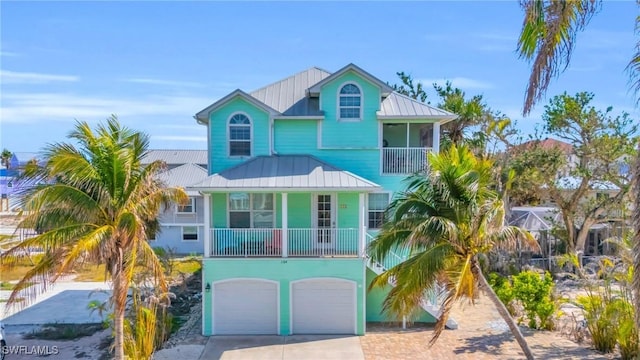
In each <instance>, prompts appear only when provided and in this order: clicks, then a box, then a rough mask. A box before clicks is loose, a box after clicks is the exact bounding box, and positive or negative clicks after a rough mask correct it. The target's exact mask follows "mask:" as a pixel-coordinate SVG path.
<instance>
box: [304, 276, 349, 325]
mask: <svg viewBox="0 0 640 360" xmlns="http://www.w3.org/2000/svg"><path fill="white" fill-rule="evenodd" d="M291 327H292V329H291V330H292V332H293V333H294V334H355V333H356V283H355V282H353V281H349V280H344V279H327V278H323V279H305V280H299V281H295V282H292V284H291Z"/></svg>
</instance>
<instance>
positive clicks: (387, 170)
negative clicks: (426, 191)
mask: <svg viewBox="0 0 640 360" xmlns="http://www.w3.org/2000/svg"><path fill="white" fill-rule="evenodd" d="M432 150H433V149H432V148H427V147H385V148H382V151H381V152H380V154H381V156H382V173H383V174H411V173H414V172H416V171H421V170H424V169H426V167H427V153H428V152H429V151H432Z"/></svg>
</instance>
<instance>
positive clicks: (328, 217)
mask: <svg viewBox="0 0 640 360" xmlns="http://www.w3.org/2000/svg"><path fill="white" fill-rule="evenodd" d="M335 212H336V207H335V195H333V194H317V195H316V198H315V225H316V229H317V230H316V234H315V235H316V236H315V243H316V248H319V249H332V248H335V245H336V244H335V243H336V241H335V240H336V216H335Z"/></svg>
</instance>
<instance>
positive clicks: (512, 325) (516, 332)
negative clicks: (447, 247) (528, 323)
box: [474, 262, 534, 360]
mask: <svg viewBox="0 0 640 360" xmlns="http://www.w3.org/2000/svg"><path fill="white" fill-rule="evenodd" d="M474 267H475V268H476V269H475V270H476V271H477V273H478V280H480V285H481V287H483V288H484V290H485V293H486V294H487V297H489V299H490V300H491V301H492V302H493V304H494V305H495V307H496V309H497V310H498V313H499V314H500V316H502V319H503V320H504V321H505V322H506V323H507V326H509V329H510V330H511V333H512V334H513V337H515V338H516V341H517V342H518V345H520V348H521V349H522V352H524V355H525V356H526V357H527V360H533V359H534V357H533V352H531V349H530V348H529V344H527V340H525V338H524V336H523V335H522V332H521V331H520V328H519V327H518V325H517V324H516V322H515V321H514V320H513V318H512V317H511V315H510V314H509V311H508V310H507V307H506V306H504V304H503V303H502V301H500V299H499V298H498V296H497V295H496V293H495V292H494V291H493V289H492V288H491V285H489V283H488V282H487V279H486V278H485V277H484V275H483V274H482V269H480V265H479V264H478V262H475V264H474Z"/></svg>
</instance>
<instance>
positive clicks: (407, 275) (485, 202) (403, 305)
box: [370, 145, 536, 359]
mask: <svg viewBox="0 0 640 360" xmlns="http://www.w3.org/2000/svg"><path fill="white" fill-rule="evenodd" d="M429 165H430V166H429V172H428V173H427V174H416V175H413V176H412V177H410V178H408V186H407V189H406V190H405V191H404V192H402V193H401V194H400V195H399V197H398V198H397V199H396V200H394V201H393V202H392V204H391V205H390V208H389V209H388V216H386V218H387V219H388V220H387V221H386V222H385V223H384V224H383V227H382V230H381V232H380V234H379V235H378V236H377V237H376V239H375V240H373V241H372V243H371V245H370V253H371V254H372V257H373V259H374V260H376V261H378V262H380V263H384V259H385V258H386V257H387V256H388V255H389V254H390V253H391V252H392V251H393V250H394V249H398V248H401V249H407V250H408V251H409V254H410V256H409V258H408V259H407V260H406V261H404V262H402V263H400V264H398V265H396V266H394V267H392V268H390V269H388V270H386V271H385V272H383V273H382V274H380V275H378V276H377V277H376V278H375V279H374V281H373V282H372V284H371V286H370V288H373V287H381V286H385V285H386V284H387V283H388V282H389V281H393V282H394V283H395V286H394V287H393V288H392V289H391V290H390V292H389V293H388V295H387V297H386V298H385V300H384V302H383V311H385V312H387V313H390V314H392V315H396V316H398V317H403V316H410V315H411V313H412V312H413V311H414V310H415V309H417V308H418V307H419V305H420V303H421V301H422V299H423V297H424V295H425V293H427V292H433V291H435V288H436V287H437V286H438V285H436V284H440V286H442V287H443V289H444V290H443V297H444V301H443V303H442V305H441V315H440V317H439V319H438V321H437V323H436V327H435V331H434V335H433V337H432V339H431V344H433V343H435V341H436V340H437V339H438V337H439V336H440V334H441V333H442V331H443V329H444V326H445V324H446V322H447V320H448V318H449V315H450V313H451V310H452V308H453V305H454V303H455V302H458V301H460V300H462V299H468V300H469V301H471V302H472V303H473V302H474V301H475V299H476V298H477V296H478V288H479V287H481V288H483V289H484V290H485V291H486V293H487V294H488V297H489V299H490V300H491V301H492V302H493V304H495V306H496V307H497V309H498V312H499V313H500V315H501V316H502V317H503V318H504V319H505V321H506V322H507V324H508V325H509V328H510V329H511V331H512V332H513V334H514V336H515V338H516V340H517V341H518V344H519V345H520V346H521V348H522V350H523V351H524V353H525V354H526V356H527V358H528V359H532V358H533V355H532V353H531V350H530V349H529V347H528V345H527V343H526V341H525V339H524V337H523V336H522V334H521V332H520V329H519V328H518V326H517V325H516V324H515V322H514V321H513V319H512V318H511V317H510V316H509V312H508V311H507V309H506V308H505V306H504V305H503V304H502V302H500V299H499V298H498V297H497V296H496V294H495V293H494V292H493V290H492V289H491V287H490V286H489V284H488V282H487V280H486V279H485V277H484V275H483V274H482V269H481V268H480V263H479V255H481V254H484V253H487V252H489V251H491V250H492V249H494V248H507V249H514V248H515V246H516V243H517V240H518V238H521V239H524V240H525V242H526V244H528V245H529V246H532V247H535V246H536V243H535V240H534V239H533V237H532V236H531V234H529V233H528V232H526V231H523V230H521V229H519V228H516V227H512V226H506V225H505V217H504V211H505V210H504V204H503V202H502V200H501V199H500V196H499V195H498V194H497V193H496V192H495V191H493V190H491V189H490V187H491V180H492V170H491V167H492V163H491V161H488V160H481V159H478V158H477V157H476V156H474V154H473V153H472V151H471V150H469V149H468V148H466V147H460V148H458V147H457V146H455V145H454V146H452V147H451V148H450V149H448V150H447V151H444V152H441V153H440V154H430V155H429Z"/></svg>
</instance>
